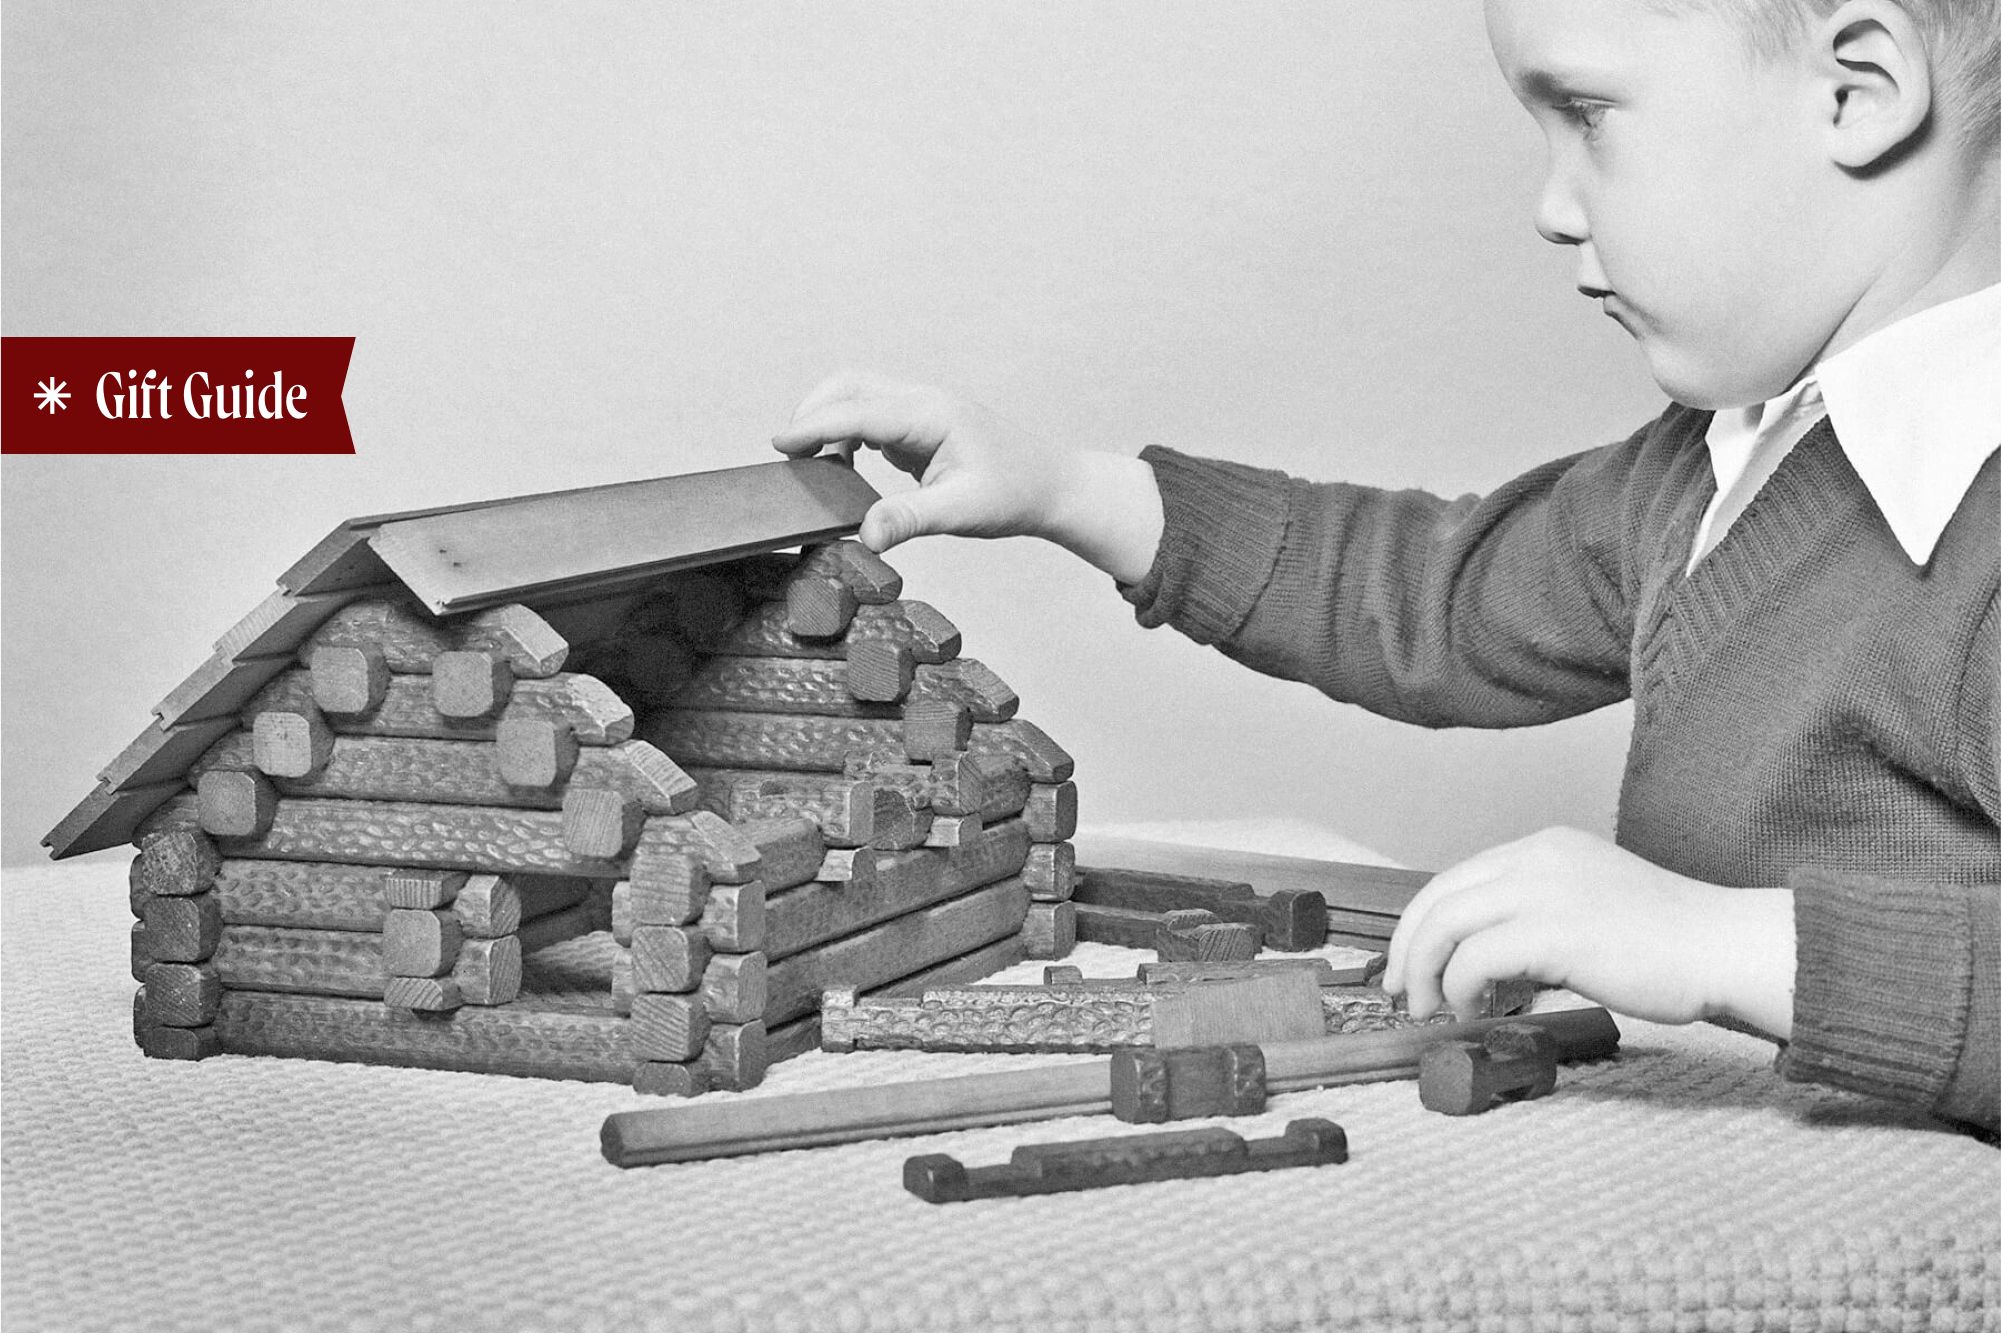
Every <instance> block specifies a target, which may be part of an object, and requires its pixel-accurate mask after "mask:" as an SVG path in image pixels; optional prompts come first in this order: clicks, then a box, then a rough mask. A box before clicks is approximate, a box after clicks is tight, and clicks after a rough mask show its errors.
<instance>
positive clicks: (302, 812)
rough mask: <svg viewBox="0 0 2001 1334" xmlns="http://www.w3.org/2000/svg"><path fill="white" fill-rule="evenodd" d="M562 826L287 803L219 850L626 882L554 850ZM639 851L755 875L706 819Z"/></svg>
mask: <svg viewBox="0 0 2001 1334" xmlns="http://www.w3.org/2000/svg"><path fill="white" fill-rule="evenodd" d="M210 776H211V777H212V776H213V775H210ZM562 820H563V817H562V814H561V813H560V812H557V811H524V810H497V809H494V808H492V807H487V806H447V805H439V804H433V803H427V802H391V801H349V800H324V799H319V798H312V797H287V798H285V799H284V800H283V801H280V802H279V803H278V808H277V813H276V816H275V818H274V819H273V821H272V824H271V827H270V829H268V830H267V831H266V832H265V833H264V834H263V835H262V836H260V837H256V838H232V839H228V840H225V841H224V842H223V843H222V844H221V845H220V846H221V847H222V850H223V852H224V853H226V854H228V855H231V856H243V857H271V858H280V859H284V860H298V861H339V862H358V863H362V864H366V865H373V866H422V867H430V868H436V869H451V870H464V871H485V872H490V873H496V874H507V873H510V872H515V873H526V874H531V875H532V874H538V873H539V874H547V875H578V876H585V877H587V878H590V879H594V880H619V879H624V878H625V870H626V868H625V867H624V866H623V865H622V864H621V863H620V862H618V861H616V860H613V859H609V858H593V857H579V856H578V855H576V854H575V853H573V852H571V851H570V849H569V848H568V847H566V846H565V845H564V842H563V830H562ZM639 847H640V849H641V850H650V851H652V852H655V853H665V852H685V853H689V854H690V855H695V856H699V857H701V858H702V860H703V865H704V867H705V869H706V870H707V871H708V873H709V876H710V878H711V879H714V880H720V881H725V882H730V883H737V882H741V881H745V880H749V879H751V878H752V877H753V876H754V875H755V874H756V871H757V849H756V847H755V846H754V845H752V844H751V843H750V842H749V841H748V840H746V839H745V838H744V837H743V836H742V835H741V834H740V833H738V832H737V831H736V830H735V829H733V828H731V827H730V826H729V825H728V824H727V823H725V822H724V821H722V820H720V819H718V818H717V817H715V816H713V815H711V814H709V813H708V812H706V811H695V812H692V813H690V814H687V815H658V816H654V817H653V818H652V819H650V820H648V821H647V822H646V828H645V831H644V832H643V833H642V834H641V835H640V839H639ZM634 855H635V856H637V855H639V854H638V853H637V852H635V854H634Z"/></svg>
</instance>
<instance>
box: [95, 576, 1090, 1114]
mask: <svg viewBox="0 0 2001 1334" xmlns="http://www.w3.org/2000/svg"><path fill="white" fill-rule="evenodd" d="M565 597H566V598H568V599H569V600H568V601H566V602H564V603H562V604H561V605H540V604H538V605H537V606H535V607H534V608H532V609H531V608H530V607H528V606H525V605H508V606H503V607H498V608H494V609H491V610H487V611H480V612H476V613H467V614H462V615H455V616H448V617H445V618H443V619H437V618H433V617H431V616H429V615H428V614H427V613H425V612H423V611H421V610H420V609H418V608H417V607H416V606H415V605H414V604H413V603H411V602H410V601H409V600H408V599H407V597H403V596H400V595H397V594H394V593H385V592H384V591H382V590H362V591H361V592H359V593H357V594H354V595H351V600H347V601H345V603H344V605H341V606H339V607H338V609H337V610H334V611H332V612H331V613H330V614H326V615H324V617H323V619H322V620H321V621H320V622H319V623H318V624H317V626H316V628H314V629H313V630H312V632H311V634H310V635H309V636H307V637H305V638H304V639H303V641H302V642H300V643H298V645H297V649H296V665H294V666H292V667H291V668H290V669H289V670H285V671H282V672H281V673H280V674H278V675H277V676H276V677H275V678H274V679H270V680H269V683H268V684H266V685H264V687H263V688H262V690H261V691H259V692H258V693H257V694H256V695H255V696H254V698H251V699H249V700H248V701H247V702H246V703H245V704H243V706H242V709H241V714H240V720H239V721H240V725H239V726H237V727H236V728H235V729H234V730H231V731H229V732H227V734H225V735H223V736H221V737H220V739H218V740H217V741H216V742H215V743H214V744H213V745H212V746H211V747H210V748H209V750H208V751H207V753H206V754H204V755H203V756H202V757H201V759H200V760H199V761H198V762H197V763H196V764H195V765H194V768H193V771H192V772H191V773H190V775H189V777H190V779H191V780H192V781H193V782H194V783H195V790H194V792H192V793H188V794H184V795H182V796H180V797H177V798H175V799H173V800H171V801H169V802H168V803H167V804H166V805H164V806H163V807H161V808H160V809H159V810H158V811H157V812H156V813H155V814H154V815H153V816H152V817H151V818H150V819H149V820H148V821H147V823H146V825H145V826H144V828H143V829H142V831H141V834H140V838H139V840H138V841H139V842H140V846H141V853H140V855H139V858H138V859H137V861H136V862H135V864H134V870H133V907H134V913H135V916H136V917H138V918H139V922H138V924H137V926H136V927H135V930H134V938H133V960H134V971H135V974H136V975H138V976H139V978H140V980H141V981H142V982H144V983H145V985H144V986H143V987H142V988H141V999H140V1000H139V1002H138V1012H137V1018H136V1020H135V1023H136V1027H137V1030H138V1034H139V1037H140V1041H141V1044H142V1045H143V1046H145V1047H146V1048H147V1050H149V1051H151V1052H154V1053H156V1054H160V1055H183V1056H200V1055H205V1054H208V1053H209V1052H211V1051H233V1052H245V1053H252V1054H274V1055H289V1056H306V1057H317V1058H321V1059H334V1060H361V1061H373V1062H378V1063H386V1064H404V1065H425V1066H435V1067H442V1068H451V1069H469V1070H481V1071H493V1072H500V1073H511V1074H529V1075H544V1076H551V1077H562V1078H584V1079H615V1080H621V1081H623V1080H631V1081H632V1082H633V1083H634V1085H635V1087H638V1088H640V1089H643V1090H648V1091H657V1092H672V1093H693V1092H698V1091H701V1090H703V1089H706V1088H712V1087H722V1088H741V1087H746V1086H748V1085H751V1084H755V1083H756V1082H758V1080H759V1079H760V1078H761V1077H762V1073H763V1070H764V1068H765V1065H766V1063H767V1062H768V1061H769V1060H771V1059H776V1058H779V1057H782V1056H785V1055H789V1054H792V1053H794V1052H796V1051H800V1050H805V1049H807V1048H810V1047H811V1046H813V1045H814V1044H815V1043H816V1041H817V1039H818V1025H817V1020H816V1017H815V1012H816V1010H817V1006H818V1002H819V998H820V995H821V992H822V991H823V989H824V988H826V987H829V986H846V987H851V988H858V989H860V990H861V991H864V992H869V991H881V990H884V989H890V990H894V989H896V988H898V987H903V988H908V987H913V986H915V987H920V988H921V987H922V986H924V985H929V984H936V983H939V982H946V981H957V980H967V979H970V978H973V977H978V976H984V975H985V974H987V973H990V972H992V971H993V970H994V969H996V968H999V967H1002V966H1005V965H1007V964H1009V963H1013V962H1015V961H1017V960H1019V959H1020V958H1022V957H1024V956H1026V955H1034V956H1039V957H1060V956H1061V955H1062V954H1064V953H1066V952H1067V951H1068V949H1069V945H1070V941H1071V940H1072V938H1073V919H1072V912H1073V909H1072V907H1071V905H1070V903H1069V902H1068V899H1069V896H1070V892H1071V888H1072V881H1073V867H1074V858H1073V856H1072V853H1071V849H1070V845H1069V843H1068V842H1067V841H1066V840H1067V839H1068V837H1069V835H1070V833H1071V832H1072V831H1073V829H1074V827H1075V821H1076V789H1075V786H1074V784H1072V783H1071V782H1070V781H1069V780H1070V771H1071V762H1070V758H1069V756H1068V755H1067V754H1065V753H1064V752H1063V751H1062V750H1061V748H1059V747H1058V746H1056V745H1055V744H1054V743H1053V742H1052V741H1051V740H1050V739H1049V738H1048V737H1047V736H1046V735H1044V734H1043V733H1042V732H1041V731H1040V730H1039V729H1037V728H1035V727H1034V726H1033V725H1032V724H1029V723H1027V722H1024V721H1021V720H1018V719H1016V718H1015V717H1014V713H1015V709H1016V699H1015V696H1014V694H1013V692H1012V691H1010V690H1009V689H1008V688H1007V687H1006V685H1005V684H1004V683H1002V682H1001V681H1000V680H999V679H998V678H997V677H995V676H994V674H993V673H992V672H990V671H988V670H987V669H986V668H984V667H982V666H981V665H980V664H978V663H976V662H972V661H970V660H967V659H962V658H960V657H959V656H958V647H959V637H958V634H957V632H956V631H955V630H954V629H953V628H952V627H951V625H950V624H949V623H948V622H946V621H945V620H944V618H943V617H942V616H940V615H938V613H936V612H935V611H933V610H931V609H930V608H929V607H927V606H925V605H923V604H921V603H916V602H909V601H904V600H902V599H901V597H900V581H898V580H897V577H896V575H895V573H894V571H891V570H890V569H889V568H888V567H887V566H886V565H884V564H883V563H882V562H881V561H879V560H877V559H876V558H874V557H873V556H871V555H870V554H869V553H867V552H866V551H864V550H863V549H862V548H860V547H858V546H855V545H854V544H852V543H839V544H835V545H833V546H829V547H821V548H816V549H814V550H812V551H811V552H809V553H808V554H807V555H806V556H804V557H803V558H802V557H786V556H756V557H750V558H747V559H744V560H740V561H735V562H731V563H728V564H724V565H717V566H710V567H705V568H703V569H700V570H697V571H693V572H689V573H683V574H678V575H671V576H667V577H664V578H654V579H652V580H650V581H647V582H645V583H643V584H639V585H638V586H632V587H617V588H613V589H611V590H609V591H606V592H603V593H591V592H588V591H584V592H579V591H577V590H566V592H565ZM288 651H289V650H288ZM635 706H636V711H635ZM607 928H608V929H609V932H610V934H609V936H603V935H599V936H597V937H596V939H598V940H600V941H602V942H603V944H602V947H601V948H600V949H598V950H597V951H596V953H595V954H593V953H591V952H590V951H588V950H586V951H585V952H584V955H583V956H578V957H588V958H594V959H597V960H598V961H599V962H598V963H595V964H592V965H591V968H592V969H595V970H596V971H597V972H598V973H600V974H601V975H600V976H598V977H596V978H595V984H594V985H593V986H589V987H578V986H576V985H568V986H565V987H563V988H561V989H559V990H558V991H557V992H556V993H554V994H545V993H543V992H541V991H538V990H537V989H536V986H535V982H536V978H537V976H538V974H537V970H536V968H535V967H534V962H535V961H534V959H533V958H531V957H530V956H531V955H533V954H534V953H535V951H537V950H538V949H543V948H545V947H549V946H553V945H557V944H560V943H563V942H570V943H571V945H572V946H574V945H575V944H576V942H578V941H579V940H580V939H582V938H584V937H587V936H592V934H593V933H601V932H604V931H605V930H606V929H607ZM545 971H546V970H545ZM573 971H574V970H573ZM524 976H525V977H526V978H527V979H528V985H527V986H526V987H524V985H523V978H524ZM571 980H572V982H574V977H573V978H572V979H571Z"/></svg>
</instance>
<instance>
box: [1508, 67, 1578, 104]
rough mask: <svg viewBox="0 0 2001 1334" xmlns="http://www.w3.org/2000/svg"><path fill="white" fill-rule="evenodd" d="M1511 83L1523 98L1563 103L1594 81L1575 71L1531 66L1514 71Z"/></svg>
mask: <svg viewBox="0 0 2001 1334" xmlns="http://www.w3.org/2000/svg"><path fill="white" fill-rule="evenodd" d="M1510 82H1512V83H1513V84H1514V86H1515V91H1516V92H1517V93H1518V94H1519V95H1520V96H1522V97H1525V98H1532V99H1534V100H1535V101H1538V102H1561V101H1564V100H1566V99H1567V98H1569V97H1570V96H1572V95H1573V94H1574V93H1576V92H1577V91H1578V90H1579V89H1580V88H1582V87H1585V86H1587V85H1588V84H1590V83H1591V82H1592V80H1590V79H1589V78H1587V77H1585V76H1584V75H1583V74H1581V73H1578V72H1574V71H1568V70H1561V69H1547V68H1544V67H1542V66H1540V65H1531V66H1528V67H1526V68H1523V69H1518V70H1516V71H1514V73H1513V77H1512V79H1511V80H1510Z"/></svg>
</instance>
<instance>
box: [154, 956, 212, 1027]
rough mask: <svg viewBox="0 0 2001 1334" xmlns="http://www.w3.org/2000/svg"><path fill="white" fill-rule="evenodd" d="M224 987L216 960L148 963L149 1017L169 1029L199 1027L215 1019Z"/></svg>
mask: <svg viewBox="0 0 2001 1334" xmlns="http://www.w3.org/2000/svg"><path fill="white" fill-rule="evenodd" d="M222 986H223V984H222V979H221V977H220V975H219V974H218V972H217V969H216V965H215V964H214V963H213V962H212V961H211V962H207V963H152V964H148V965H147V967H146V985H145V988H144V990H145V992H146V1010H147V1014H148V1017H149V1018H150V1019H151V1020H152V1022H154V1023H156V1024H159V1025H161V1026H163V1027H166V1028H199V1027H201V1026H202V1025H204V1024H206V1023H209V1022H210V1021H211V1020H213V1019H214V1018H215V1013H216V1007H217V1005H219V1004H220V1003H221V1000H222Z"/></svg>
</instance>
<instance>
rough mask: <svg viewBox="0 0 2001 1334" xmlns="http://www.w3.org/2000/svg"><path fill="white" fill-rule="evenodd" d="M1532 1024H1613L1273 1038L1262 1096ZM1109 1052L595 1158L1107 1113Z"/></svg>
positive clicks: (773, 1107) (1599, 1037)
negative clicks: (1297, 1039)
mask: <svg viewBox="0 0 2001 1334" xmlns="http://www.w3.org/2000/svg"><path fill="white" fill-rule="evenodd" d="M1521 1022H1532V1023H1535V1024H1537V1025H1538V1026H1539V1027H1542V1028H1545V1029H1546V1030H1548V1031H1549V1032H1550V1034H1551V1035H1552V1036H1553V1037H1554V1038H1555V1039H1556V1042H1557V1044H1558V1048H1559V1050H1560V1051H1561V1052H1562V1053H1563V1056H1564V1059H1566V1060H1596V1059H1600V1058H1603V1057H1606V1056H1610V1055H1612V1054H1613V1053H1614V1052H1615V1051H1616V1050H1617V1049H1618V1042H1619V1031H1618V1027H1617V1025H1616V1024H1614V1023H1613V1022H1612V1017H1611V1016H1610V1015H1609V1014H1607V1013H1606V1012H1605V1011H1604V1010H1571V1011H1564V1012H1559V1013H1553V1014H1541V1015H1534V1016H1531V1017H1530V1018H1529V1019H1528V1020H1527V1021H1523V1020H1518V1019H1516V1020H1483V1021H1478V1022H1475V1023H1471V1024H1440V1025H1435V1026H1432V1025H1426V1026H1423V1027H1417V1028H1406V1029H1397V1030H1392V1031H1387V1032H1382V1033H1370V1034H1364V1035H1360V1036H1342V1037H1324V1038H1313V1039H1309V1040H1306V1041H1301V1042H1274V1043H1271V1044H1269V1045H1267V1046H1266V1047H1264V1048H1263V1051H1264V1057H1265V1087H1266V1089H1267V1091H1268V1092H1270V1093H1289V1092H1293V1091H1295V1090H1298V1089H1304V1088H1320V1087H1326V1086H1330V1085H1338V1084H1353V1083H1363V1082H1368V1081H1373V1080H1382V1079H1405V1078H1409V1077H1411V1076H1412V1075H1414V1074H1415V1073H1416V1071H1417V1065H1418V1061H1419V1059H1420V1057H1421V1056H1422V1054H1423V1052H1424V1050H1425V1049H1426V1048H1428V1047H1430V1046H1432V1045H1434V1044H1436V1043H1438V1042H1445V1041H1453V1040H1460V1039H1471V1038H1476V1037H1478V1036H1479V1035H1481V1034H1482V1033H1484V1032H1485V1030H1486V1029H1487V1028H1488V1027H1490V1026H1492V1025H1493V1024H1496V1023H1521ZM1111 1064H1112V1063H1111V1061H1110V1060H1109V1059H1100V1060H1087V1061H1074V1062H1064V1063H1062V1064H1057V1065H1037V1066H1033V1067H1030V1068H1028V1069H1022V1070H1007V1071H996V1072H994V1073H991V1074H978V1075H960V1076H957V1077H955V1078H949V1079H921V1080H911V1081H908V1082H905V1083H900V1084H870V1085H864V1086H861V1087H858V1088H848V1089H830V1090H821V1091H816V1092H812V1093H798V1094H786V1095H781V1096H777V1097H764V1098H749V1099H741V1100H732V1101H730V1102H728V1103H727V1104H709V1105H704V1104H700V1103H696V1104H687V1105H682V1106H677V1107H671V1108H649V1109H647V1110H645V1111H633V1112H615V1113H613V1114H612V1115H611V1116H610V1117H608V1118H606V1120H605V1123H604V1127H603V1129H602V1131H601V1132H600V1144H601V1147H602V1149H603V1151H604V1156H605V1160H606V1161H607V1162H610V1163H611V1164H613V1165H614V1166H617V1167H645V1166H649V1165H652V1164H655V1163H669V1162H692V1161H696V1160H699V1159H705V1158H722V1157H732V1156H736V1155H740V1154H751V1153H768V1152H772V1151H775V1150H779V1149H800V1148H812V1147H817V1146H820V1145H826V1144H851V1143H854V1142H856V1141H858V1140H870V1139H888V1138H892V1137H896V1136H902V1135H928V1134H935V1133H938V1132H941V1131H946V1130H963V1129H969V1128H971V1127H974V1126H993V1125H1011V1124H1016V1123H1019V1122H1023V1121H1042V1120H1050V1119H1054V1118H1056V1117H1063V1116H1093V1115H1101V1114H1103V1113H1105V1112H1107V1111H1110V1110H1111V1105H1112V1102H1111Z"/></svg>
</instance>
